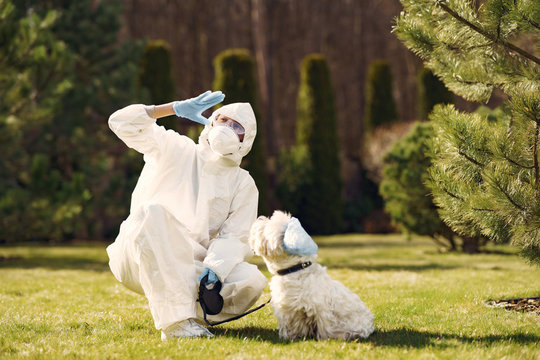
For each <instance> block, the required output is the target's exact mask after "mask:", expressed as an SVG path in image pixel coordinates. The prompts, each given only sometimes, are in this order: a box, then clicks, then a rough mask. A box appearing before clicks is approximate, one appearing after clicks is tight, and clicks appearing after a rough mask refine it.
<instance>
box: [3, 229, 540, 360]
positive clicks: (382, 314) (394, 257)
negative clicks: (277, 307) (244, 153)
mask: <svg viewBox="0 0 540 360" xmlns="http://www.w3.org/2000/svg"><path fill="white" fill-rule="evenodd" d="M316 241H317V242H318V243H319V246H320V251H319V260H320V262H321V263H322V264H323V265H325V266H327V268H328V272H329V273H330V275H331V276H332V277H333V278H334V279H336V280H339V281H341V282H343V283H344V284H345V285H346V286H348V287H349V288H350V289H351V290H353V291H354V292H355V293H357V294H358V295H359V296H360V297H361V298H362V300H363V301H364V302H365V303H366V304H367V305H368V307H369V308H370V309H371V310H372V311H373V313H374V314H375V324H376V327H377V330H376V332H375V333H374V334H373V335H372V336H371V337H370V338H369V339H367V340H356V341H350V342H343V341H337V340H331V341H322V342H317V341H314V340H306V341H298V342H287V341H282V340H280V339H279V337H278V333H277V330H276V327H277V322H276V320H275V318H274V317H273V316H272V310H271V308H270V307H269V306H267V307H265V308H263V309H262V310H260V311H258V312H256V313H254V314H252V315H249V316H247V317H245V318H242V319H240V320H238V321H234V322H231V323H228V324H224V325H222V326H219V327H216V328H215V329H213V330H212V331H213V332H214V333H215V335H216V337H215V338H213V339H181V340H177V341H168V342H162V341H161V340H160V336H159V335H160V334H159V332H158V331H157V330H156V329H155V328H154V324H153V320H152V318H151V316H150V312H149V311H148V308H147V305H146V301H145V299H144V298H143V297H141V296H139V295H137V294H135V293H132V292H130V291H129V290H127V289H125V288H124V287H122V286H121V285H120V284H118V282H117V281H116V280H115V279H114V277H113V276H112V274H111V273H110V271H109V269H108V266H107V260H108V259H107V255H106V253H105V245H103V244H86V245H84V244H83V245H78V246H75V247H69V246H52V247H46V246H10V247H2V248H0V279H1V280H0V357H1V358H11V357H13V358H25V357H29V358H55V359H56V358H159V359H162V358H178V359H191V358H193V359H196V358H197V359H200V358H227V359H229V358H230V359H275V358H283V359H289V358H298V359H335V358H337V359H339V358H343V359H392V358H404V359H408V358H443V359H445V358H447V359H457V358H460V359H490V358H492V359H500V358H503V357H506V358H511V359H512V358H513V359H520V360H521V359H537V358H538V357H539V356H540V353H539V350H538V348H539V345H540V319H539V317H538V316H537V315H534V314H528V313H519V312H509V311H505V310H503V309H493V308H488V307H486V306H485V304H484V302H485V301H486V300H489V299H498V298H512V297H525V296H538V294H539V292H540V280H539V278H540V276H539V274H540V272H539V270H538V269H536V268H532V267H529V266H528V265H527V264H526V263H525V262H523V261H522V260H521V259H520V258H519V257H517V256H516V255H515V251H514V249H513V248H511V247H508V246H499V247H492V248H491V249H490V250H492V252H491V253H484V254H478V255H464V254H459V253H440V252H438V250H437V248H436V247H435V246H434V245H433V244H432V243H431V242H430V241H429V240H427V239H424V238H415V239H413V241H412V242H406V241H404V240H403V239H402V237H401V236H397V235H387V236H370V235H343V236H332V237H317V238H316ZM252 262H254V263H256V264H257V265H259V267H260V268H261V270H263V272H264V273H265V275H266V276H268V277H269V276H270V275H269V273H268V272H267V271H266V268H265V266H264V264H263V262H262V260H261V259H260V258H253V259H252ZM269 296H270V294H269V292H268V289H267V290H266V291H265V293H264V294H263V296H262V298H261V300H260V301H259V302H262V301H265V300H267V299H268V298H269Z"/></svg>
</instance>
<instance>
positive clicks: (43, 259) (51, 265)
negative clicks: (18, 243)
mask: <svg viewBox="0 0 540 360" xmlns="http://www.w3.org/2000/svg"><path fill="white" fill-rule="evenodd" d="M9 268H17V269H35V268H44V269H49V270H90V271H96V272H103V271H110V270H109V265H108V263H107V262H105V261H102V260H96V259H92V258H85V257H76V256H65V255H58V256H41V255H30V256H28V257H21V256H7V257H0V269H9Z"/></svg>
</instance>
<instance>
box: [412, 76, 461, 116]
mask: <svg viewBox="0 0 540 360" xmlns="http://www.w3.org/2000/svg"><path fill="white" fill-rule="evenodd" d="M416 91H417V104H418V105H417V106H418V109H417V110H418V119H420V120H427V119H428V115H429V113H430V112H431V110H433V107H434V106H435V105H437V104H452V103H453V102H454V94H452V92H450V91H449V90H448V89H447V88H446V86H444V83H443V82H442V81H440V80H439V79H438V78H437V77H436V76H435V75H434V74H433V72H432V71H431V70H429V69H426V68H425V67H422V68H421V69H420V70H419V71H418V74H417V77H416Z"/></svg>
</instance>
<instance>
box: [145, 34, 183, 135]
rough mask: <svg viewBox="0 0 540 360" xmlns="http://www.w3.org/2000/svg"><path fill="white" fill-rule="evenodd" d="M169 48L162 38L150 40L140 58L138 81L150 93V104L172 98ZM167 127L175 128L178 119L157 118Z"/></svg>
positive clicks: (173, 90) (166, 101) (168, 100)
mask: <svg viewBox="0 0 540 360" xmlns="http://www.w3.org/2000/svg"><path fill="white" fill-rule="evenodd" d="M171 67H172V66H171V48H170V46H169V44H168V43H167V42H166V41H164V40H151V41H148V42H147V43H146V45H145V48H144V52H143V55H142V58H141V63H140V69H139V76H138V81H139V84H140V85H141V86H143V87H144V88H146V89H147V90H148V92H149V93H150V100H151V102H152V104H163V103H168V102H171V101H173V100H174V97H175V93H176V91H175V87H174V80H173V78H172V73H171V72H172V69H171ZM159 122H160V123H161V124H163V125H164V126H165V127H166V128H167V129H173V130H176V129H177V124H178V119H176V118H175V117H167V118H162V119H160V120H159Z"/></svg>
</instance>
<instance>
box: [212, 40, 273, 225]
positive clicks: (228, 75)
mask: <svg viewBox="0 0 540 360" xmlns="http://www.w3.org/2000/svg"><path fill="white" fill-rule="evenodd" d="M214 69H215V79H214V86H213V87H214V90H221V91H223V93H224V94H225V100H224V101H223V103H221V104H220V105H218V106H222V105H226V104H231V103H236V102H248V103H250V104H251V107H252V108H253V111H254V113H255V117H256V118H257V136H256V137H255V142H254V143H253V146H252V147H251V151H250V152H249V154H248V155H246V157H245V158H244V159H243V160H242V167H244V168H245V169H246V170H247V171H249V173H250V175H251V176H252V177H253V179H254V180H255V184H257V188H258V190H259V214H266V215H267V214H268V212H269V209H268V202H267V188H268V179H267V174H266V158H265V151H264V134H263V132H262V129H263V128H264V127H263V124H262V118H261V116H260V112H259V108H258V101H257V83H256V79H255V62H254V60H253V57H252V56H251V54H250V53H249V51H248V50H245V49H229V50H225V51H223V52H221V53H220V54H218V55H217V56H216V58H215V59H214Z"/></svg>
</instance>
